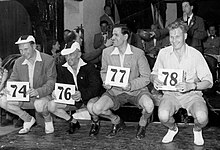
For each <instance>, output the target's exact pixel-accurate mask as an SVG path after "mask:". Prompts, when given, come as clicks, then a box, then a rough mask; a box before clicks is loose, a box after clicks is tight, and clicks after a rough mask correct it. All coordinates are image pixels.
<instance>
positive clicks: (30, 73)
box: [0, 35, 57, 134]
mask: <svg viewBox="0 0 220 150" xmlns="http://www.w3.org/2000/svg"><path fill="white" fill-rule="evenodd" d="M15 44H16V45H18V47H19V51H20V53H21V55H22V56H21V57H20V58H18V59H17V60H16V61H15V64H14V66H13V71H12V74H11V76H10V78H9V81H23V82H29V85H30V89H29V91H27V92H28V94H29V97H30V101H29V102H21V101H7V98H6V96H3V97H1V99H0V106H1V107H2V108H4V109H5V110H7V111H9V112H11V113H13V114H15V115H18V116H19V117H20V118H21V119H22V120H23V121H24V124H23V128H22V129H21V130H20V131H19V134H25V133H28V132H29V130H30V128H31V127H32V126H33V124H34V123H35V122H36V121H35V118H34V117H32V116H30V115H29V114H28V113H27V112H26V111H24V110H22V109H21V108H23V109H30V108H33V107H34V109H35V110H36V111H37V112H38V113H41V114H42V116H43V117H44V120H45V132H46V133H47V134H48V133H52V132H54V128H53V124H52V117H51V116H50V113H49V112H48V110H47V103H48V101H50V100H51V93H52V91H53V89H54V85H55V82H56V76H57V73H56V67H55V63H54V60H53V58H52V56H49V55H47V54H44V53H40V52H39V51H37V50H36V49H35V46H36V45H35V38H34V37H33V36H32V35H23V36H21V37H20V38H19V39H18V41H17V42H16V43H15Z"/></svg>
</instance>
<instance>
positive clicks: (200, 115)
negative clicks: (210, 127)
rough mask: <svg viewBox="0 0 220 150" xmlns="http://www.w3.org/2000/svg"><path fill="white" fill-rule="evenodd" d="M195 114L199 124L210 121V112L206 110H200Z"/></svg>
mask: <svg viewBox="0 0 220 150" xmlns="http://www.w3.org/2000/svg"><path fill="white" fill-rule="evenodd" d="M195 115H196V118H197V121H198V123H199V124H204V123H206V122H207V121H208V113H206V112H205V111H198V112H196V113H195Z"/></svg>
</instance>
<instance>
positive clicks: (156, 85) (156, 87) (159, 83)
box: [153, 76, 163, 90]
mask: <svg viewBox="0 0 220 150" xmlns="http://www.w3.org/2000/svg"><path fill="white" fill-rule="evenodd" d="M153 85H154V88H155V89H156V90H159V88H160V87H161V86H163V82H162V81H160V80H159V79H158V76H157V77H156V76H155V78H154V81H153Z"/></svg>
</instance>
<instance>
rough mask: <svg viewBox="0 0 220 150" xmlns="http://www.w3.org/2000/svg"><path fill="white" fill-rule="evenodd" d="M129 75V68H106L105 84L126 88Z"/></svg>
mask: <svg viewBox="0 0 220 150" xmlns="http://www.w3.org/2000/svg"><path fill="white" fill-rule="evenodd" d="M129 75H130V68H124V67H116V66H108V70H107V75H106V79H105V84H109V85H111V86H118V87H126V86H127V85H128V78H129Z"/></svg>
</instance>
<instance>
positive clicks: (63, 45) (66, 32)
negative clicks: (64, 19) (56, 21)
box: [60, 29, 71, 50]
mask: <svg viewBox="0 0 220 150" xmlns="http://www.w3.org/2000/svg"><path fill="white" fill-rule="evenodd" d="M70 32H71V31H70V30H69V29H65V30H64V31H63V41H62V42H61V44H60V49H61V50H62V49H64V47H65V44H66V43H67V36H68V34H69V33H70Z"/></svg>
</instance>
